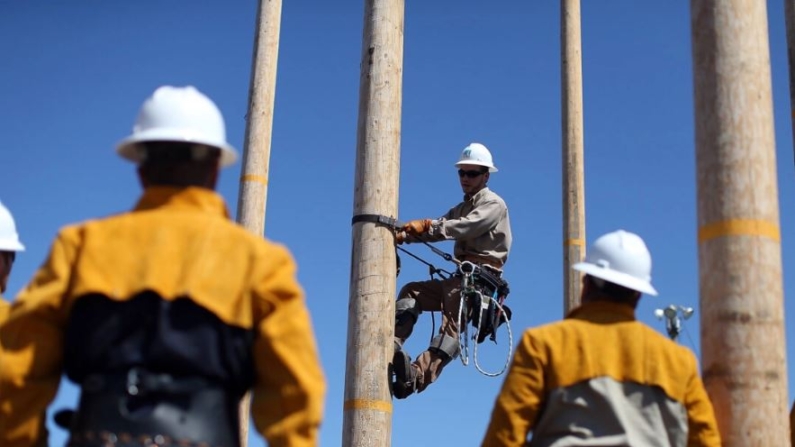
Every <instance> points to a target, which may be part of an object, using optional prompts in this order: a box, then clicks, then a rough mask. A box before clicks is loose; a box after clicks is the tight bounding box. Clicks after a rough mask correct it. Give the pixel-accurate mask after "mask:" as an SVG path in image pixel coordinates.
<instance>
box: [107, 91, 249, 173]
mask: <svg viewBox="0 0 795 447" xmlns="http://www.w3.org/2000/svg"><path fill="white" fill-rule="evenodd" d="M146 141H175V142H186V143H197V144H204V145H207V146H212V147H215V148H218V149H220V150H221V161H220V163H221V166H228V165H230V164H232V163H234V161H235V160H236V159H237V152H236V151H235V149H234V148H233V147H232V146H230V145H229V143H227V142H226V127H225V126H224V117H223V116H222V115H221V111H220V110H218V107H216V105H215V103H213V102H212V100H210V98H208V97H207V96H205V95H204V94H203V93H201V92H200V91H198V90H196V88H195V87H191V86H188V87H172V86H169V85H166V86H163V87H160V88H158V89H157V90H155V92H154V93H153V94H152V96H151V97H150V98H148V99H147V100H146V101H144V103H143V105H142V106H141V110H140V112H138V118H136V120H135V125H134V126H133V133H132V135H130V136H129V137H127V138H125V139H124V140H122V141H121V143H119V146H118V147H117V148H116V152H118V154H119V155H121V156H122V157H123V158H125V159H127V160H130V161H132V162H135V163H140V162H141V161H143V153H142V152H141V151H140V149H139V147H140V146H138V143H142V142H146Z"/></svg>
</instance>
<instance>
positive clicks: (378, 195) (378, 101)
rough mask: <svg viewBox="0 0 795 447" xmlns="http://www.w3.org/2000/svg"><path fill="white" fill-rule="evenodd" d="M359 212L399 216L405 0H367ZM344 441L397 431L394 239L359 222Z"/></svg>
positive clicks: (362, 443) (354, 444) (371, 444)
mask: <svg viewBox="0 0 795 447" xmlns="http://www.w3.org/2000/svg"><path fill="white" fill-rule="evenodd" d="M364 5H365V7H364V34H363V37H362V58H361V66H360V77H359V123H358V133H357V139H356V179H355V183H354V198H353V214H354V216H357V215H362V214H380V215H385V216H392V217H394V216H396V215H397V209H398V178H399V173H400V111H401V101H402V98H401V95H402V82H403V20H404V0H365V2H364ZM352 239H353V241H352V242H353V253H352V259H351V283H350V297H349V305H348V342H347V343H348V349H347V355H346V358H345V401H344V403H343V411H344V415H343V427H342V430H343V432H342V445H344V446H345V447H386V446H389V445H390V444H391V437H392V400H391V392H390V385H389V375H388V373H387V367H388V365H389V362H390V361H391V359H392V353H393V340H394V332H395V326H394V325H395V276H396V261H395V245H394V244H395V242H394V235H393V233H392V231H391V230H390V229H389V228H386V227H384V226H380V225H376V224H375V223H371V222H361V223H356V224H354V225H353V229H352Z"/></svg>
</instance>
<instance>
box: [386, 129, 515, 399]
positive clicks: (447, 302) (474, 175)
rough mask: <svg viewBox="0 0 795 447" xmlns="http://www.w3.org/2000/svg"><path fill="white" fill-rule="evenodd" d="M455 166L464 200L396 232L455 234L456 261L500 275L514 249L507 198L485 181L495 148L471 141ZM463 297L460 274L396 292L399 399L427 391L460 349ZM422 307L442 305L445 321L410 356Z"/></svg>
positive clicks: (412, 236)
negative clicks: (409, 346)
mask: <svg viewBox="0 0 795 447" xmlns="http://www.w3.org/2000/svg"><path fill="white" fill-rule="evenodd" d="M455 166H456V167H457V168H458V178H459V182H460V185H461V189H462V190H463V192H464V200H463V202H461V203H459V204H458V205H456V206H454V207H453V208H452V209H450V211H448V212H447V213H446V214H445V215H444V216H442V217H440V218H438V219H419V220H412V221H410V222H408V223H406V224H405V225H404V226H403V228H402V229H401V231H399V232H398V233H397V237H396V239H397V242H398V243H403V242H406V243H412V242H419V241H423V242H436V241H442V240H451V239H452V240H455V246H454V249H453V255H454V257H455V258H456V259H457V260H458V261H461V262H463V261H469V262H471V263H473V264H476V265H478V266H481V267H482V268H484V269H488V270H489V271H491V272H493V274H494V275H495V276H497V277H499V276H501V275H502V268H503V266H504V265H505V262H506V261H507V260H508V252H509V251H510V249H511V225H510V221H509V219H508V207H507V206H506V205H505V201H504V200H503V199H502V198H501V197H500V196H498V195H497V194H496V193H494V192H493V191H492V190H490V189H489V188H488V186H487V185H488V181H489V177H490V175H491V173H493V172H497V168H496V167H495V166H494V162H493V160H492V156H491V152H489V150H488V149H487V148H486V146H484V145H482V144H480V143H472V144H470V145H468V146H467V147H466V148H464V150H463V151H462V152H461V157H460V158H459V160H458V162H457V163H456V164H455ZM460 299H461V278H460V277H458V276H453V277H450V278H448V279H430V280H427V281H418V282H410V283H408V284H406V285H405V286H403V288H402V289H401V290H400V292H399V293H398V297H397V302H396V304H395V352H394V357H393V359H392V367H393V369H394V373H395V380H394V383H393V384H392V391H393V394H394V396H395V397H397V398H398V399H404V398H406V397H408V396H410V395H411V394H412V393H414V392H415V391H416V392H421V391H423V390H424V389H425V388H427V387H428V385H430V384H431V383H433V382H435V381H436V379H438V378H439V375H440V374H441V373H442V370H443V369H444V367H445V366H446V365H447V364H448V363H450V362H451V361H452V360H453V359H454V358H456V357H457V356H458V355H459V353H460V343H459V340H458V337H459V331H460V330H461V328H459V327H458V321H457V320H458V312H459V305H460ZM423 311H442V323H441V327H440V328H439V334H438V335H436V336H435V337H434V338H433V339H432V340H431V342H430V346H429V347H428V349H427V350H426V351H425V352H423V353H422V354H420V355H419V356H418V357H417V358H416V359H415V360H414V361H413V362H412V361H411V356H410V355H409V354H408V353H407V352H406V350H405V349H403V344H404V343H405V341H406V339H408V338H409V336H410V335H411V333H412V330H413V328H414V325H415V323H416V322H417V319H418V318H419V316H420V314H421V313H422V312H423ZM462 324H466V323H465V322H462Z"/></svg>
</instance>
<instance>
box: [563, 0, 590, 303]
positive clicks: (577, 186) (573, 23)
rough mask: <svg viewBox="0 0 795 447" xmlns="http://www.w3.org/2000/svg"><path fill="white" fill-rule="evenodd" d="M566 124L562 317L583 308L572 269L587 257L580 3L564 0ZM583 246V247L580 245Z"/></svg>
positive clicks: (578, 276) (579, 286)
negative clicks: (585, 243) (580, 306)
mask: <svg viewBox="0 0 795 447" xmlns="http://www.w3.org/2000/svg"><path fill="white" fill-rule="evenodd" d="M560 8H561V11H560V12H561V27H560V28H561V34H560V41H561V45H560V48H561V55H560V56H561V76H562V86H561V94H562V98H561V99H562V121H563V278H564V279H563V314H564V315H566V314H568V313H569V311H570V310H571V309H574V308H575V307H577V306H579V305H580V293H581V289H582V275H581V273H580V272H578V271H576V270H572V269H571V266H572V265H573V264H576V263H577V262H580V261H581V260H582V259H583V258H584V256H585V245H584V242H583V241H585V180H584V178H585V174H584V164H583V150H584V137H583V103H582V33H581V25H580V0H561V2H560ZM581 242H582V243H581Z"/></svg>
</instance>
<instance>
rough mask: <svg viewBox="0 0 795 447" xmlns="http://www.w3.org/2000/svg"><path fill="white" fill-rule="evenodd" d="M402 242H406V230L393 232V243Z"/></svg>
mask: <svg viewBox="0 0 795 447" xmlns="http://www.w3.org/2000/svg"><path fill="white" fill-rule="evenodd" d="M403 242H406V232H405V231H398V232H397V233H395V243H396V244H398V245H400V244H402V243H403Z"/></svg>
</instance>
